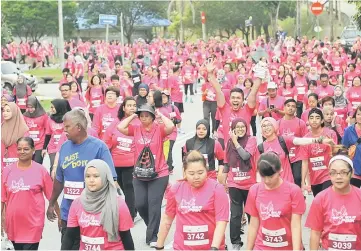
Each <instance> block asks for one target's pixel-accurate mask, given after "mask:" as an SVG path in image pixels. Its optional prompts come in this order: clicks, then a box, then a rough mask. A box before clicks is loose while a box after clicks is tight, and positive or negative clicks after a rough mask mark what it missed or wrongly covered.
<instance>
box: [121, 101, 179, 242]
mask: <svg viewBox="0 0 361 251" xmlns="http://www.w3.org/2000/svg"><path fill="white" fill-rule="evenodd" d="M156 116H159V117H160V119H161V120H162V122H163V124H159V123H156V122H155V118H156ZM137 117H139V120H140V122H141V123H140V124H139V125H133V124H131V122H132V121H133V120H134V119H135V118H137ZM117 129H118V130H119V131H120V132H121V133H122V134H124V135H127V136H134V142H135V153H134V154H135V155H134V157H135V159H136V160H137V161H136V166H135V167H134V179H133V185H134V193H135V206H136V208H137V210H138V212H139V214H140V216H141V217H142V218H143V220H144V222H145V224H146V225H147V232H146V243H147V244H149V245H150V246H151V247H154V246H155V244H156V241H157V234H158V229H159V222H160V216H161V205H162V200H163V195H164V192H165V189H166V186H167V184H168V180H169V171H168V165H167V162H166V161H165V157H164V153H163V142H164V140H165V139H166V137H167V136H168V135H170V134H171V133H172V132H173V129H174V124H173V122H172V121H171V120H170V119H168V118H167V117H166V116H164V115H163V114H161V113H160V112H159V111H157V112H155V111H154V108H153V107H151V106H150V105H148V104H144V105H143V106H141V107H140V108H139V109H138V111H137V113H136V114H133V115H131V116H129V117H127V118H125V119H124V120H122V121H121V122H120V123H119V125H118V126H117ZM143 159H149V162H147V163H146V164H148V163H149V164H150V165H146V164H143V162H142V161H143Z"/></svg>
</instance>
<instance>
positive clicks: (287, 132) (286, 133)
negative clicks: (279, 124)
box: [282, 128, 295, 137]
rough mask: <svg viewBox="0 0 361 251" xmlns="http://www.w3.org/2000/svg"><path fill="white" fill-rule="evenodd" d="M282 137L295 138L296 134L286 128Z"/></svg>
mask: <svg viewBox="0 0 361 251" xmlns="http://www.w3.org/2000/svg"><path fill="white" fill-rule="evenodd" d="M282 135H283V136H285V137H287V136H293V135H295V133H294V132H292V131H291V128H285V129H283V134H282Z"/></svg>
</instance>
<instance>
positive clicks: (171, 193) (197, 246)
mask: <svg viewBox="0 0 361 251" xmlns="http://www.w3.org/2000/svg"><path fill="white" fill-rule="evenodd" d="M166 198H167V206H166V209H165V213H166V214H167V215H168V216H170V217H176V230H175V234H174V243H173V249H174V250H210V248H211V244H212V240H213V235H214V230H215V228H216V223H217V222H219V221H226V222H228V221H229V210H230V206H229V199H228V196H227V194H226V192H225V189H224V187H223V186H222V185H221V184H218V183H217V181H215V180H212V179H207V180H206V182H205V183H204V185H203V186H202V187H200V188H192V187H191V186H190V185H189V183H188V182H187V181H179V182H177V183H176V184H174V185H173V186H172V187H171V188H170V189H169V190H168V192H167V193H166ZM223 248H224V239H223V241H222V243H221V246H220V248H219V249H220V250H222V249H223Z"/></svg>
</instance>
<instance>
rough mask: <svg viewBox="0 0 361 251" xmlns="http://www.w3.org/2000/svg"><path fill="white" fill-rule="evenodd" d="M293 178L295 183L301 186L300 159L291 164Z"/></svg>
mask: <svg viewBox="0 0 361 251" xmlns="http://www.w3.org/2000/svg"><path fill="white" fill-rule="evenodd" d="M291 169H292V174H293V179H294V180H295V184H296V185H297V186H299V187H301V184H302V160H299V161H296V162H294V163H292V164H291Z"/></svg>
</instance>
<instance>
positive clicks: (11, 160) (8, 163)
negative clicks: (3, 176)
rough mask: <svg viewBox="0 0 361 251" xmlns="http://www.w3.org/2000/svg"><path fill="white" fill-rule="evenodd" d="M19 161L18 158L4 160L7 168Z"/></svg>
mask: <svg viewBox="0 0 361 251" xmlns="http://www.w3.org/2000/svg"><path fill="white" fill-rule="evenodd" d="M18 160H19V159H18V158H3V162H4V163H5V165H6V166H9V165H11V164H12V163H15V162H16V161H18Z"/></svg>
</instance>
